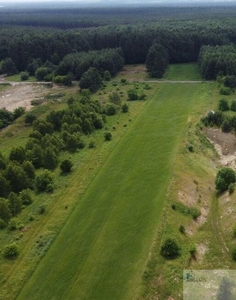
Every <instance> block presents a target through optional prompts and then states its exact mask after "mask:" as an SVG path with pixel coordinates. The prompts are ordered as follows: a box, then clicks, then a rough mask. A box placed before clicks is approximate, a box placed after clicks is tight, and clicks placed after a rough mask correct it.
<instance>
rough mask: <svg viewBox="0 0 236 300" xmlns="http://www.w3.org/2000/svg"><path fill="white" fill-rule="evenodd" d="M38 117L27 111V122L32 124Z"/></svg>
mask: <svg viewBox="0 0 236 300" xmlns="http://www.w3.org/2000/svg"><path fill="white" fill-rule="evenodd" d="M36 119H37V117H36V115H35V114H33V113H27V114H26V115H25V124H30V125H32V123H33V122H34V121H35V120H36Z"/></svg>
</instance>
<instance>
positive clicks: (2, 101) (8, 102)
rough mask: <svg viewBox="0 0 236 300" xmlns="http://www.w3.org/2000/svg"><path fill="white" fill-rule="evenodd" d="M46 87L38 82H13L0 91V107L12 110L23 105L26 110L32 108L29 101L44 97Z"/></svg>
mask: <svg viewBox="0 0 236 300" xmlns="http://www.w3.org/2000/svg"><path fill="white" fill-rule="evenodd" d="M46 90H47V88H46V87H45V86H44V85H40V84H15V85H13V86H9V87H6V88H4V90H2V91H0V108H6V109H7V110H9V111H14V109H16V108H18V107H24V108H25V109H26V110H27V111H28V110H30V109H31V108H32V105H31V101H32V100H35V99H40V98H42V97H44V93H45V92H46Z"/></svg>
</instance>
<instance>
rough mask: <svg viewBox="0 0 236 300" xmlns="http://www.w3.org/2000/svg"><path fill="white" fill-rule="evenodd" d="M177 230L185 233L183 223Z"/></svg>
mask: <svg viewBox="0 0 236 300" xmlns="http://www.w3.org/2000/svg"><path fill="white" fill-rule="evenodd" d="M179 232H180V233H182V234H185V227H184V226H183V225H180V226H179Z"/></svg>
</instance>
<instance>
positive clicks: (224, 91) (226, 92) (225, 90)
mask: <svg viewBox="0 0 236 300" xmlns="http://www.w3.org/2000/svg"><path fill="white" fill-rule="evenodd" d="M220 94H221V95H225V96H227V95H230V94H231V88H229V87H222V88H220Z"/></svg>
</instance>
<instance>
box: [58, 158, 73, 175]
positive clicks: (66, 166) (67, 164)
mask: <svg viewBox="0 0 236 300" xmlns="http://www.w3.org/2000/svg"><path fill="white" fill-rule="evenodd" d="M72 167H73V163H72V161H71V160H70V159H64V160H63V161H62V162H61V164H60V169H61V171H62V172H63V173H69V172H70V171H71V168H72Z"/></svg>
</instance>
